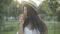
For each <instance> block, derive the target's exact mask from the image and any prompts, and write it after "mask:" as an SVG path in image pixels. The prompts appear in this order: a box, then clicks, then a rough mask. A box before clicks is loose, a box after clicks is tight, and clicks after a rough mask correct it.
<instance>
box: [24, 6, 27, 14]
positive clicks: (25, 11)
mask: <svg viewBox="0 0 60 34" xmlns="http://www.w3.org/2000/svg"><path fill="white" fill-rule="evenodd" d="M24 13H25V14H27V7H26V6H24Z"/></svg>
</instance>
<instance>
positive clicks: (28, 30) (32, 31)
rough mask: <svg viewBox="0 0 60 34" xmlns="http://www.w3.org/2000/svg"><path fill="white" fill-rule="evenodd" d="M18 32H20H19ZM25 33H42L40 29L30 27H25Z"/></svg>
mask: <svg viewBox="0 0 60 34" xmlns="http://www.w3.org/2000/svg"><path fill="white" fill-rule="evenodd" d="M17 34H18V32H17ZM24 34H40V32H39V30H36V29H34V30H30V29H29V28H28V27H25V28H24Z"/></svg>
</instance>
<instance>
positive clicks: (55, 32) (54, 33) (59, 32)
mask: <svg viewBox="0 0 60 34" xmlns="http://www.w3.org/2000/svg"><path fill="white" fill-rule="evenodd" d="M48 22H49V23H48ZM51 22H54V21H46V22H45V23H46V25H47V26H48V28H49V27H50V26H51V27H52V26H54V23H51ZM59 24H60V23H59ZM5 25H11V26H14V27H15V28H14V30H13V31H8V32H6V31H5V32H2V33H1V34H16V33H17V31H18V21H12V22H5ZM57 25H58V23H56V24H55V26H57ZM58 26H59V25H58ZM48 34H60V29H59V30H58V29H56V30H48Z"/></svg>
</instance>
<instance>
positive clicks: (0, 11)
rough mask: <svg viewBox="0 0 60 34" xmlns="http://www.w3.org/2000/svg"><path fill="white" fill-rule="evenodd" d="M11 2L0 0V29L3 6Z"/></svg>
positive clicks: (9, 0)
mask: <svg viewBox="0 0 60 34" xmlns="http://www.w3.org/2000/svg"><path fill="white" fill-rule="evenodd" d="M10 3H11V0H0V31H1V26H2V25H3V23H2V22H3V21H2V20H3V16H4V7H5V6H7V5H9V4H10Z"/></svg>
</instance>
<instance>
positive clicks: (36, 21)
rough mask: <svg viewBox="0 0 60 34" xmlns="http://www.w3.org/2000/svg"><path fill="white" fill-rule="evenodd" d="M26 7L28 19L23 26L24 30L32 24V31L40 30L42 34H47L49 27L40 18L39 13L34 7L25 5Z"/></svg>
mask: <svg viewBox="0 0 60 34" xmlns="http://www.w3.org/2000/svg"><path fill="white" fill-rule="evenodd" d="M24 6H26V7H27V16H28V18H27V19H25V22H24V24H23V29H24V27H26V26H27V25H28V24H29V23H31V24H32V29H34V28H35V29H38V30H39V31H40V34H46V32H47V26H46V24H45V23H44V22H43V21H42V20H41V19H40V18H39V16H38V13H37V11H36V9H34V8H33V7H32V6H30V5H28V4H25V5H24Z"/></svg>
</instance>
